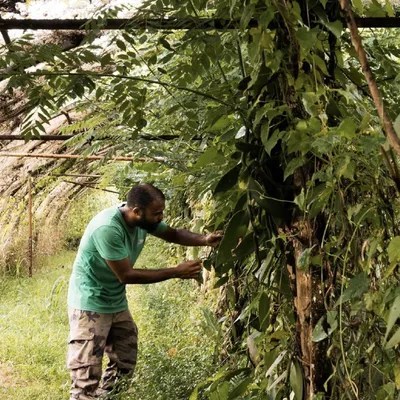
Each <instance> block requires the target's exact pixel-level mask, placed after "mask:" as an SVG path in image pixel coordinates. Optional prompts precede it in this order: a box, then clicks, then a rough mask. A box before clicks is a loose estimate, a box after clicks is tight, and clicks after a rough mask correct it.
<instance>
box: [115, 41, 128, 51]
mask: <svg viewBox="0 0 400 400" xmlns="http://www.w3.org/2000/svg"><path fill="white" fill-rule="evenodd" d="M115 43H116V44H117V46H118V47H119V48H120V49H121V50H123V51H126V44H125V43H124V42H123V41H122V40H120V39H117V40H116V42H115Z"/></svg>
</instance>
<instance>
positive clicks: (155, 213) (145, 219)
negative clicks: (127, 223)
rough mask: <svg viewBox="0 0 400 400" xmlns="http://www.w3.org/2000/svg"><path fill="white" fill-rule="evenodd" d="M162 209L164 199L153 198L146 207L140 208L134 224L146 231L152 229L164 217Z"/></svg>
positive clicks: (163, 207)
mask: <svg viewBox="0 0 400 400" xmlns="http://www.w3.org/2000/svg"><path fill="white" fill-rule="evenodd" d="M164 209H165V203H164V201H162V200H154V201H153V202H151V203H150V204H149V205H148V206H147V207H146V208H142V209H141V210H140V211H141V214H140V218H139V219H138V220H137V221H136V225H137V226H138V227H139V228H142V229H145V230H146V231H149V232H152V231H154V230H155V229H156V228H157V225H158V224H159V223H160V222H161V221H162V220H163V218H164Z"/></svg>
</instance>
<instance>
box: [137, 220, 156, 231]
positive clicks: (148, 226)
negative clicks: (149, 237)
mask: <svg viewBox="0 0 400 400" xmlns="http://www.w3.org/2000/svg"><path fill="white" fill-rule="evenodd" d="M158 224H159V222H153V223H151V222H148V221H146V218H145V217H141V219H140V220H139V221H137V222H136V226H138V227H139V228H142V229H144V230H146V231H147V232H153V231H155V230H156V228H157V226H158Z"/></svg>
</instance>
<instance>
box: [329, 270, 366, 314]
mask: <svg viewBox="0 0 400 400" xmlns="http://www.w3.org/2000/svg"><path fill="white" fill-rule="evenodd" d="M368 287H369V279H368V275H367V274H366V273H365V272H361V273H359V274H358V275H356V276H355V277H353V278H352V279H351V280H350V282H349V286H348V287H347V288H346V290H345V291H344V292H343V294H342V295H341V296H340V298H339V300H338V301H337V302H336V304H335V307H336V306H338V305H339V304H340V303H342V304H343V303H345V302H346V301H349V300H352V299H354V298H359V297H361V296H362V295H363V294H364V293H365V292H366V291H367V290H368Z"/></svg>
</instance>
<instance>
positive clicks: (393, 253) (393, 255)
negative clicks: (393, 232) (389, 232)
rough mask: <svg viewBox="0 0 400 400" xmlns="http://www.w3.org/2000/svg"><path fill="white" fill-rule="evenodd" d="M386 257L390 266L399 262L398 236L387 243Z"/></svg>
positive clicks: (399, 244)
mask: <svg viewBox="0 0 400 400" xmlns="http://www.w3.org/2000/svg"><path fill="white" fill-rule="evenodd" d="M387 252H388V256H389V261H390V264H394V263H397V262H399V261H400V236H395V237H394V238H392V240H391V241H390V243H389V246H388V249H387Z"/></svg>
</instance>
